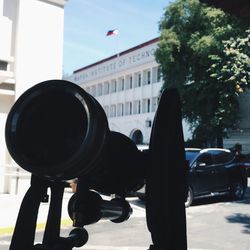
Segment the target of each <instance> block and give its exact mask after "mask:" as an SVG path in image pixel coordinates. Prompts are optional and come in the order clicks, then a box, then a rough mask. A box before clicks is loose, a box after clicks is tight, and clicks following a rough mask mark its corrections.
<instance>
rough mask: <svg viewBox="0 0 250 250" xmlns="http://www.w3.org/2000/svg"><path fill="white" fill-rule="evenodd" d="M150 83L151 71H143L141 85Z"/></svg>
mask: <svg viewBox="0 0 250 250" xmlns="http://www.w3.org/2000/svg"><path fill="white" fill-rule="evenodd" d="M150 83H151V71H150V69H147V70H144V71H143V85H147V84H150Z"/></svg>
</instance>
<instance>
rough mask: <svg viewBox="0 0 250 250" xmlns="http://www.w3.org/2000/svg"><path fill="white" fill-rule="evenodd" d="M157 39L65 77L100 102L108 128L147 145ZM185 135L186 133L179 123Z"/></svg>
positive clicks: (155, 93) (156, 83) (157, 77)
mask: <svg viewBox="0 0 250 250" xmlns="http://www.w3.org/2000/svg"><path fill="white" fill-rule="evenodd" d="M158 40H159V38H155V39H152V40H150V41H148V42H145V43H143V44H140V45H138V46H136V47H133V48H130V49H128V50H126V51H123V52H121V53H119V54H117V55H114V56H111V57H109V58H106V59H104V60H101V61H99V62H96V63H94V64H91V65H88V66H86V67H84V68H81V69H78V70H76V71H74V73H73V75H72V76H70V77H69V78H67V79H68V80H70V81H72V82H74V83H76V84H78V85H80V86H81V87H82V88H83V89H85V90H86V91H87V92H88V93H89V94H91V95H92V96H94V97H95V98H96V99H97V100H98V102H99V103H100V104H101V105H102V107H103V109H104V110H105V112H106V115H107V117H108V121H109V126H110V129H111V130H113V131H117V132H121V133H123V134H125V135H127V136H128V137H130V138H131V139H133V140H134V142H135V143H136V144H147V143H149V140H150V133H151V128H152V123H153V119H154V115H155V111H156V109H157V106H158V101H159V98H160V91H161V88H162V84H163V82H162V77H161V74H160V70H159V65H158V64H157V62H156V60H155V57H154V53H155V50H156V48H157V43H158ZM183 128H184V134H185V137H188V135H189V133H188V130H187V126H186V124H185V123H183Z"/></svg>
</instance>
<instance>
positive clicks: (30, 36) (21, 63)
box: [0, 0, 67, 193]
mask: <svg viewBox="0 0 250 250" xmlns="http://www.w3.org/2000/svg"><path fill="white" fill-rule="evenodd" d="M66 2H67V0H0V34H1V41H0V192H5V193H8V192H12V191H13V188H12V186H13V183H12V182H13V181H12V180H13V178H12V176H11V175H10V176H7V175H6V172H7V169H9V168H8V166H12V165H13V164H14V163H13V162H12V160H11V157H10V156H9V154H8V152H7V149H6V146H5V135H4V130H5V122H6V117H7V114H8V112H9V110H10V108H11V106H12V105H13V103H14V102H15V100H16V99H17V98H18V97H19V96H20V95H21V94H22V93H23V92H24V91H25V90H26V89H28V88H29V87H31V86H32V85H34V84H36V83H39V82H41V81H44V80H49V79H55V78H57V79H60V78H62V60H63V27H64V5H65V3H66ZM12 169H13V168H12Z"/></svg>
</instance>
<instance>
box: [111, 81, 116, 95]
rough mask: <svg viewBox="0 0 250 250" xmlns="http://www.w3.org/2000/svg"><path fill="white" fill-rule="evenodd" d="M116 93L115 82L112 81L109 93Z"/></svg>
mask: <svg viewBox="0 0 250 250" xmlns="http://www.w3.org/2000/svg"><path fill="white" fill-rule="evenodd" d="M115 92H116V80H112V81H111V84H110V93H115Z"/></svg>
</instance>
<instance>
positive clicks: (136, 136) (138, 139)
mask: <svg viewBox="0 0 250 250" xmlns="http://www.w3.org/2000/svg"><path fill="white" fill-rule="evenodd" d="M130 138H131V139H132V140H133V141H134V143H135V144H136V145H138V144H142V143H143V134H142V132H141V130H139V129H134V130H132V131H131V133H130Z"/></svg>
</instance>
